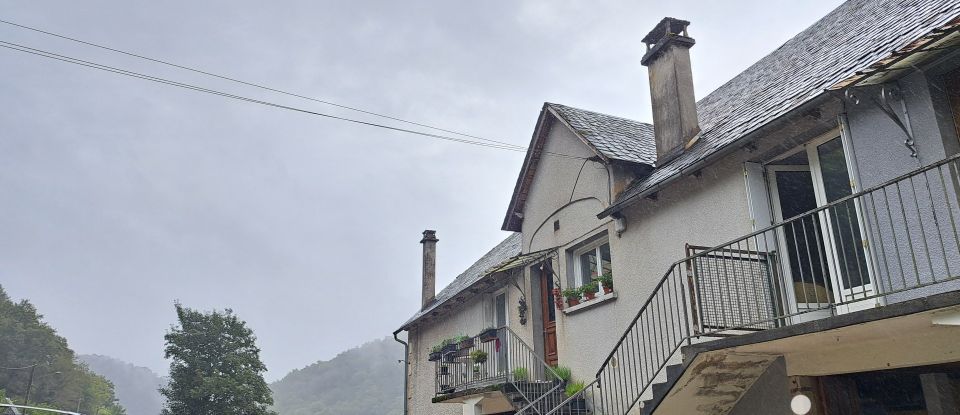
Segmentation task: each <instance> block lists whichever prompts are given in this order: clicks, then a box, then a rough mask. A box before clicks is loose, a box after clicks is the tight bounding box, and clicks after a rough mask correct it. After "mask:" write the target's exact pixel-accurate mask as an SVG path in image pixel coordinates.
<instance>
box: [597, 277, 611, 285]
mask: <svg viewBox="0 0 960 415" xmlns="http://www.w3.org/2000/svg"><path fill="white" fill-rule="evenodd" d="M597 281H600V284H603V286H604V287H607V288H613V274H603V275H601V276H599V277H597Z"/></svg>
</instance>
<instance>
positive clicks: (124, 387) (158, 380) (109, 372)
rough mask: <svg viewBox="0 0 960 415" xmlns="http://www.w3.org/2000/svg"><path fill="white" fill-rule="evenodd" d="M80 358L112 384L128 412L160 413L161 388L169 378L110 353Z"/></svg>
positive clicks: (130, 413) (134, 414)
mask: <svg viewBox="0 0 960 415" xmlns="http://www.w3.org/2000/svg"><path fill="white" fill-rule="evenodd" d="M77 359H79V360H80V361H81V362H84V363H86V364H87V366H88V367H89V368H90V370H92V371H93V372H94V373H96V374H98V375H100V376H103V377H105V378H107V379H108V380H109V381H110V382H111V383H113V385H114V389H116V394H117V399H119V400H120V404H121V405H123V407H124V408H126V410H127V415H159V414H160V408H161V407H162V405H163V398H162V397H161V396H160V392H159V391H158V389H160V387H161V386H163V385H165V384H166V379H164V378H162V377H160V376H159V375H157V374H156V373H154V372H153V371H152V370H150V369H148V368H145V367H140V366H134V365H132V364H130V363H127V362H123V361H120V360H117V359H114V358H112V357H108V356H101V355H95V354H93V355H79V356H77Z"/></svg>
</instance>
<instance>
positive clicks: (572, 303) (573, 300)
mask: <svg viewBox="0 0 960 415" xmlns="http://www.w3.org/2000/svg"><path fill="white" fill-rule="evenodd" d="M577 304H580V299H579V298H568V299H567V306H568V307H573V306H575V305H577Z"/></svg>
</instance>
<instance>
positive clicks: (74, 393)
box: [0, 287, 125, 415]
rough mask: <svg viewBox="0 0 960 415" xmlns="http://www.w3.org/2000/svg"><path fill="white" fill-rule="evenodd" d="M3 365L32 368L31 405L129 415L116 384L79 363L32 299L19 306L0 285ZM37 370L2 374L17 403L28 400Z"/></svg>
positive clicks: (3, 386) (2, 383)
mask: <svg viewBox="0 0 960 415" xmlns="http://www.w3.org/2000/svg"><path fill="white" fill-rule="evenodd" d="M0 362H3V366H5V367H28V366H33V365H35V364H36V366H35V367H34V368H33V369H32V371H33V375H34V379H33V384H32V386H31V388H30V402H29V404H30V405H35V406H46V407H49V408H51V409H61V410H63V409H68V410H76V408H77V403H78V402H79V403H80V412H82V413H94V412H95V411H96V410H97V408H103V409H104V410H109V411H112V412H109V414H108V413H106V412H104V415H124V414H125V411H124V410H123V408H122V407H121V406H120V405H119V404H118V403H117V402H116V397H115V395H114V389H113V385H112V384H111V383H110V382H108V381H107V380H106V379H104V378H103V377H101V376H98V375H96V374H94V373H93V372H91V371H90V370H89V369H88V368H87V367H86V365H84V364H82V363H80V362H78V361H77V360H76V358H75V355H74V352H73V350H71V349H70V348H69V347H68V346H67V341H66V339H64V338H63V337H60V336H59V335H57V332H56V331H55V330H54V329H53V328H51V327H50V326H49V325H47V323H44V322H43V316H42V315H41V314H39V313H38V312H37V309H36V308H35V307H34V306H33V304H30V302H28V301H26V300H22V301H19V302H14V301H13V300H11V299H10V297H9V296H8V295H7V294H6V292H5V291H4V290H3V288H2V287H0ZM30 372H31V369H23V370H0V389H3V390H4V391H5V396H6V397H8V398H10V399H11V400H13V401H14V402H17V403H22V402H24V400H25V399H24V398H25V395H26V390H27V384H28V383H29V379H30Z"/></svg>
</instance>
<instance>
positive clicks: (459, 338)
mask: <svg viewBox="0 0 960 415" xmlns="http://www.w3.org/2000/svg"><path fill="white" fill-rule="evenodd" d="M464 340H470V336H467V335H464V334H461V335H459V336H457V337H454V338H452V339H450V342H451V343H460V342H462V341H464Z"/></svg>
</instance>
